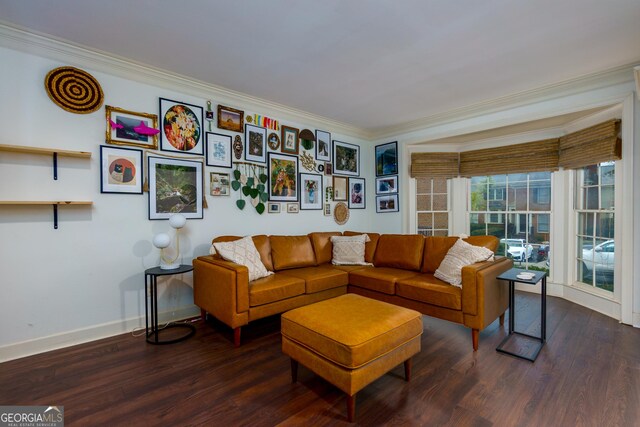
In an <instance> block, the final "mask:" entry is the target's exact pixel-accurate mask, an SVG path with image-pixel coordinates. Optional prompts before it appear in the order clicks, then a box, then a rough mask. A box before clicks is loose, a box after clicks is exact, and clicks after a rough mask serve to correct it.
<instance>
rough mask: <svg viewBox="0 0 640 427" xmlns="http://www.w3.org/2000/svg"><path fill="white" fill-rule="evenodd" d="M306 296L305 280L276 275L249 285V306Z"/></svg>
mask: <svg viewBox="0 0 640 427" xmlns="http://www.w3.org/2000/svg"><path fill="white" fill-rule="evenodd" d="M302 294H304V280H302V279H298V278H297V277H293V276H286V275H284V274H281V273H276V274H273V275H271V276H268V277H263V278H262V279H258V280H254V281H253V282H250V283H249V305H250V306H251V307H255V306H258V305H263V304H269V303H271V302H276V301H281V300H283V299H287V298H291V297H295V296H298V295H302Z"/></svg>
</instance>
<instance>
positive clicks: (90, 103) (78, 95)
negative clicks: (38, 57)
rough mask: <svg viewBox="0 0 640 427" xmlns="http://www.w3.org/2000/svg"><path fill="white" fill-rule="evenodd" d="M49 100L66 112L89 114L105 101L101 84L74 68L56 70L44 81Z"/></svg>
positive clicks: (48, 74)
mask: <svg viewBox="0 0 640 427" xmlns="http://www.w3.org/2000/svg"><path fill="white" fill-rule="evenodd" d="M44 87H45V89H46V91H47V95H49V98H51V100H52V101H53V102H54V103H55V104H56V105H58V106H59V107H60V108H62V109H63V110H65V111H69V112H70V113H76V114H89V113H93V112H94V111H97V110H98V109H99V108H100V107H101V106H102V102H103V101H104V94H103V93H102V88H101V87H100V83H98V81H97V80H96V79H95V78H94V77H93V76H92V75H91V74H89V73H87V72H86V71H83V70H80V69H78V68H74V67H60V68H55V69H53V70H51V71H49V73H47V77H45V79H44Z"/></svg>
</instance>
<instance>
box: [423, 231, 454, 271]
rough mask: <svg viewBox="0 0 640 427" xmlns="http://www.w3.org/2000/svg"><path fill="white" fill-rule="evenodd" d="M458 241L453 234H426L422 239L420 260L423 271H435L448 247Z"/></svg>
mask: <svg viewBox="0 0 640 427" xmlns="http://www.w3.org/2000/svg"><path fill="white" fill-rule="evenodd" d="M457 241H458V238H457V237H455V236H451V237H441V236H427V237H425V239H424V259H423V261H422V270H421V271H422V272H423V273H431V274H433V273H435V272H436V270H437V269H438V267H440V263H441V262H442V260H443V259H444V257H445V256H447V252H449V249H451V247H452V246H453V245H454V244H455V243H456V242H457Z"/></svg>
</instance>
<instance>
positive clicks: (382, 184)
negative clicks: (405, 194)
mask: <svg viewBox="0 0 640 427" xmlns="http://www.w3.org/2000/svg"><path fill="white" fill-rule="evenodd" d="M397 192H398V175H394V176H384V177H379V178H376V194H392V193H397Z"/></svg>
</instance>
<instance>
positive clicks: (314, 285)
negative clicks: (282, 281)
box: [280, 264, 349, 294]
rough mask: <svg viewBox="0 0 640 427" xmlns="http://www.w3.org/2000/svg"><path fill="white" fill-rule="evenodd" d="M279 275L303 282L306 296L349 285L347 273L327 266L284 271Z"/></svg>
mask: <svg viewBox="0 0 640 427" xmlns="http://www.w3.org/2000/svg"><path fill="white" fill-rule="evenodd" d="M280 274H286V275H288V276H291V277H297V278H299V279H302V280H304V281H305V292H306V293H307V294H312V293H314V292H320V291H325V290H327V289H333V288H339V287H340V286H346V285H348V284H349V273H347V272H346V271H342V270H338V269H337V268H333V266H331V265H327V264H325V265H320V266H318V267H304V268H295V269H293V270H284V271H282V272H281V273H280Z"/></svg>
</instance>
